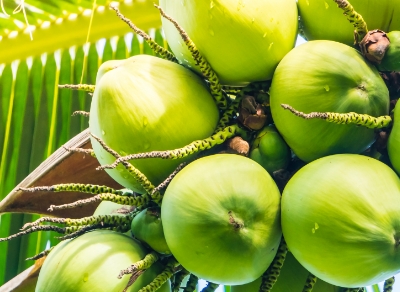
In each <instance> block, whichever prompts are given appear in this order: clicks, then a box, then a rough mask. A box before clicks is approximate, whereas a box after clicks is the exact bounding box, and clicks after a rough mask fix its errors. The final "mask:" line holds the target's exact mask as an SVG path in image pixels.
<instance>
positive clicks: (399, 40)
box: [377, 3, 400, 72]
mask: <svg viewBox="0 0 400 292" xmlns="http://www.w3.org/2000/svg"><path fill="white" fill-rule="evenodd" d="M399 4H400V3H399ZM387 36H388V37H389V39H390V45H389V48H388V49H387V51H386V53H385V56H384V57H383V59H382V62H381V63H380V64H379V65H377V67H378V69H379V70H380V71H397V72H398V71H400V31H391V32H389V33H388V34H387Z"/></svg>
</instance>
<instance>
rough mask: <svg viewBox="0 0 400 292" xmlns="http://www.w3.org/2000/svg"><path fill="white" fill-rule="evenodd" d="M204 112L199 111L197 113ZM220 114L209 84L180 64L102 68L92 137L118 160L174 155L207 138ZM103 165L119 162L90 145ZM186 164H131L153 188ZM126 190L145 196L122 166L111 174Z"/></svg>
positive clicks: (139, 62) (140, 62)
mask: <svg viewBox="0 0 400 292" xmlns="http://www.w3.org/2000/svg"><path fill="white" fill-rule="evenodd" d="M199 109H201V110H199ZM218 119H219V113H218V109H217V106H216V105H215V102H214V100H213V98H212V96H211V94H210V93H209V90H208V87H207V85H206V83H205V82H204V81H203V80H202V79H201V78H200V77H198V76H197V75H196V74H194V73H193V72H191V71H190V70H188V69H186V68H184V67H183V66H180V65H178V64H176V63H173V62H170V61H166V60H163V59H160V58H156V57H153V56H148V55H138V56H134V57H131V58H129V59H126V60H123V61H111V62H110V63H109V61H107V62H106V63H104V64H102V65H101V67H100V69H99V71H98V75H97V79H96V89H95V91H94V94H93V100H92V103H91V108H90V120H89V128H90V131H91V132H92V133H93V134H95V135H96V136H97V137H100V138H101V139H102V140H103V141H104V142H105V143H106V144H107V145H108V146H109V147H111V148H112V149H113V150H115V151H117V152H118V153H119V154H120V155H122V156H124V155H128V154H134V153H141V152H148V151H153V150H171V149H175V148H180V147H183V146H185V145H187V144H189V143H191V142H193V141H195V140H199V139H204V138H206V137H209V136H210V135H211V134H212V133H213V131H214V129H215V127H216V125H217V122H218ZM91 141H92V145H93V150H94V152H95V154H96V157H97V159H98V160H99V162H100V164H110V163H113V162H114V161H115V158H114V157H113V156H112V155H111V154H109V153H108V152H107V151H105V150H104V149H103V148H102V146H101V145H100V144H99V143H98V142H97V141H96V140H95V139H93V138H92V139H91ZM182 162H183V160H182V159H176V160H168V159H161V158H155V159H142V160H135V161H131V163H132V164H133V165H134V166H135V167H136V168H137V169H139V170H140V171H141V172H142V173H143V174H144V175H145V176H147V178H148V179H149V180H150V181H151V182H152V183H153V184H154V185H158V184H160V183H161V182H162V181H163V180H165V179H166V178H167V177H168V175H169V174H170V173H171V172H173V171H174V170H175V168H176V167H177V166H178V165H179V164H180V163H182ZM107 172H108V174H110V176H111V177H112V178H113V179H114V180H116V181H117V182H118V183H119V184H121V185H122V186H124V187H126V188H129V189H131V190H134V191H136V192H139V193H143V191H144V190H143V188H142V187H141V185H140V184H139V183H138V182H137V181H136V180H135V179H134V178H133V177H132V176H131V175H130V173H129V172H128V171H127V170H126V169H125V168H124V166H122V165H119V166H118V167H117V168H116V169H109V170H107Z"/></svg>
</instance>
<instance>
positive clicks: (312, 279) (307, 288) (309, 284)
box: [303, 273, 318, 292]
mask: <svg viewBox="0 0 400 292" xmlns="http://www.w3.org/2000/svg"><path fill="white" fill-rule="evenodd" d="M317 279H318V278H317V277H316V276H314V275H313V274H311V273H309V274H308V277H307V280H306V283H305V285H304V288H303V292H311V291H312V289H313V288H314V285H315V283H317Z"/></svg>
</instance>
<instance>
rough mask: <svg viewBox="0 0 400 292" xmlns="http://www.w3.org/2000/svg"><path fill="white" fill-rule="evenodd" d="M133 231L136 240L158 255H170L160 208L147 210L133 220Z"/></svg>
mask: <svg viewBox="0 0 400 292" xmlns="http://www.w3.org/2000/svg"><path fill="white" fill-rule="evenodd" d="M131 231H132V234H133V235H134V237H135V238H137V239H138V240H139V241H141V242H143V243H144V244H145V245H147V246H149V247H150V248H151V249H153V250H155V251H156V252H158V253H162V254H170V253H171V251H170V250H169V247H168V245H167V242H166V241H165V236H164V230H163V225H162V221H161V214H160V210H159V209H158V208H147V209H144V210H143V211H141V212H140V213H139V214H137V215H136V216H135V218H133V220H132V224H131Z"/></svg>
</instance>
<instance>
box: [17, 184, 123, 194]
mask: <svg viewBox="0 0 400 292" xmlns="http://www.w3.org/2000/svg"><path fill="white" fill-rule="evenodd" d="M19 190H21V191H25V192H38V191H39V192H43V191H49V192H80V193H87V194H94V195H97V194H101V193H110V194H114V195H123V194H124V191H121V190H115V189H113V188H110V187H107V186H100V185H92V184H77V183H69V184H58V185H53V186H49V187H47V186H42V187H33V188H19Z"/></svg>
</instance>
